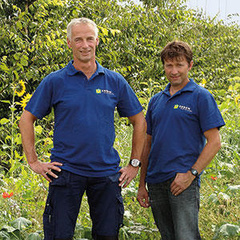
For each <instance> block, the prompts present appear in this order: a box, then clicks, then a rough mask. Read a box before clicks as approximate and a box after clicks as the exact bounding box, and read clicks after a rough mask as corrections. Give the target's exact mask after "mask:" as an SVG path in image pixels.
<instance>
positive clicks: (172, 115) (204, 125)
mask: <svg viewBox="0 0 240 240" xmlns="http://www.w3.org/2000/svg"><path fill="white" fill-rule="evenodd" d="M169 88H170V84H168V85H167V87H166V89H165V90H164V91H162V92H160V93H158V94H156V95H155V96H153V97H152V99H151V100H150V102H149V106H148V111H147V115H146V120H147V133H148V134H149V135H151V136H152V144H151V150H150V154H149V165H148V170H147V177H146V181H147V182H148V183H160V182H164V181H166V180H168V179H170V178H172V177H174V176H175V174H176V173H178V172H181V173H185V172H187V171H188V170H189V169H190V168H191V167H192V166H193V164H194V163H195V162H196V160H197V158H198V156H199V154H200V153H201V152H202V150H203V148H204V146H205V142H206V139H205V137H204V132H205V131H207V130H209V129H212V128H216V127H217V128H220V127H221V126H223V125H225V123H224V121H223V118H222V116H221V113H220V111H219V109H218V107H217V104H216V102H215V100H214V98H213V96H212V95H211V94H210V92H209V91H207V90H206V89H204V88H202V87H200V86H199V85H197V84H196V83H195V82H194V81H193V80H192V79H190V82H189V83H188V84H187V85H186V86H185V87H184V88H183V89H181V90H180V91H178V92H177V93H176V94H174V95H173V96H171V95H170V93H169Z"/></svg>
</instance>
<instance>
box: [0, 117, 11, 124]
mask: <svg viewBox="0 0 240 240" xmlns="http://www.w3.org/2000/svg"><path fill="white" fill-rule="evenodd" d="M9 121H10V120H9V119H7V118H2V119H1V120H0V124H1V125H3V124H6V123H8V122H9Z"/></svg>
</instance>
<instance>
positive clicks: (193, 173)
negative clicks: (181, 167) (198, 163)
mask: <svg viewBox="0 0 240 240" xmlns="http://www.w3.org/2000/svg"><path fill="white" fill-rule="evenodd" d="M190 172H191V173H192V175H193V176H195V177H197V176H198V171H197V170H196V169H194V168H191V169H190Z"/></svg>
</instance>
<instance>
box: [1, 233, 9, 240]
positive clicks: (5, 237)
mask: <svg viewBox="0 0 240 240" xmlns="http://www.w3.org/2000/svg"><path fill="white" fill-rule="evenodd" d="M0 239H2V240H10V236H9V234H8V233H7V232H5V231H0Z"/></svg>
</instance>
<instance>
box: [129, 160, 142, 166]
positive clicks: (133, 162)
mask: <svg viewBox="0 0 240 240" xmlns="http://www.w3.org/2000/svg"><path fill="white" fill-rule="evenodd" d="M130 164H131V165H132V166H133V167H141V162H140V161H139V160H138V159H136V158H133V159H131V160H130Z"/></svg>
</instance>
